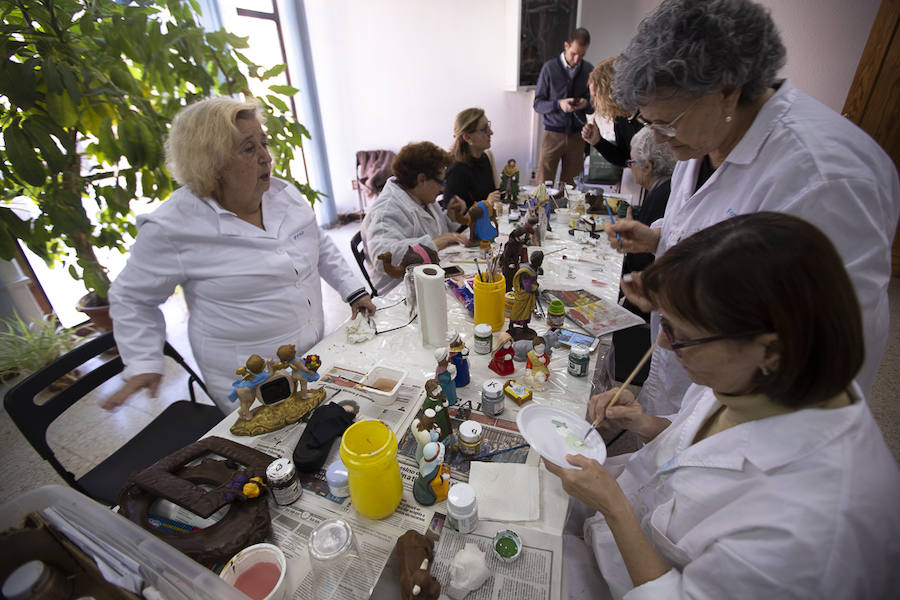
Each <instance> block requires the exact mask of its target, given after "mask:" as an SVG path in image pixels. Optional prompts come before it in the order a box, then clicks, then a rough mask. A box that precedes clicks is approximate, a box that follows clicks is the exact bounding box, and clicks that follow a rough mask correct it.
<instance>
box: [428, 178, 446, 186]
mask: <svg viewBox="0 0 900 600" xmlns="http://www.w3.org/2000/svg"><path fill="white" fill-rule="evenodd" d="M429 179H431V180H432V181H436V182H438V184H440V185H441V187H443V185H444V180H443V179H441V178H440V177H429Z"/></svg>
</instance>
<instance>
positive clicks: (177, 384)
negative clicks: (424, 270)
mask: <svg viewBox="0 0 900 600" xmlns="http://www.w3.org/2000/svg"><path fill="white" fill-rule="evenodd" d="M358 228H359V223H351V224H350V225H346V226H343V227H340V228H336V229H332V230H330V231H329V232H328V234H329V235H330V236H331V237H332V239H333V240H334V242H335V244H336V245H337V246H338V248H339V249H340V250H341V252H342V253H344V254H345V256H346V258H347V260H348V261H349V262H350V264H351V265H353V266H354V268H356V266H355V265H356V263H355V261H354V260H353V257H352V254H351V252H350V238H351V237H352V236H353V234H354V233H355V232H356V231H357V230H358ZM890 297H891V335H890V338H889V342H888V349H887V352H886V354H885V358H884V362H883V363H882V367H881V370H880V371H879V373H878V377H877V379H876V382H875V389H874V390H873V394H872V398H871V400H870V405H871V407H872V412H873V413H874V414H875V417H876V419H877V420H878V422H879V425H880V426H881V428H882V431H883V432H884V435H885V438H886V439H887V441H888V444H889V445H890V446H891V448H892V450H893V452H894V456H895V457H896V458H897V459H898V462H900V279H896V278H895V279H893V280H892V281H891V286H890ZM323 300H324V306H325V331H326V332H330V331H333V330H334V329H336V328H337V327H338V326H339V325H340V324H341V323H342V322H343V321H344V319H346V318H347V317H348V316H349V309H348V308H347V306H346V304H344V302H343V301H342V300H341V298H340V297H339V296H338V294H337V293H336V292H335V291H334V290H332V289H331V288H330V287H329V286H327V285H323ZM163 311H164V313H165V315H166V323H167V335H168V339H169V343H171V344H172V345H173V346H174V347H175V348H176V349H177V350H178V351H179V352H180V353H182V355H184V356H185V357H186V358H187V359H188V362H189V363H191V364H193V356H192V355H191V352H190V345H189V343H188V340H187V330H186V326H187V315H186V309H185V306H184V301H183V299H182V298H181V297H180V296H173V297H172V298H170V299H169V301H168V302H166V304H164V305H163ZM118 385H120V382H119V381H118V380H112V381H110V382H107V383H106V384H105V385H104V386H101V387H100V388H98V389H97V390H96V391H95V392H94V393H93V394H92V395H91V397H90V398H89V399H88V400H87V401H85V402H82V403H81V404H80V405H79V406H78V408H76V409H73V410H72V411H69V413H67V414H65V415H64V416H63V417H62V418H61V419H60V420H59V421H58V422H56V423H54V425H53V426H52V427H51V430H50V432H49V436H48V439H49V440H50V445H51V446H52V447H53V448H54V450H55V451H56V453H57V454H58V456H59V457H60V459H61V461H62V462H63V464H64V465H66V466H68V467H69V468H70V470H71V471H72V472H73V473H75V475H76V476H80V475H82V474H84V473H85V472H87V471H88V470H89V469H90V468H91V467H92V466H93V465H94V464H96V463H97V462H99V459H101V458H103V457H104V456H106V455H108V454H109V453H110V451H111V450H113V449H115V448H116V447H117V446H118V445H119V444H120V443H121V440H124V439H128V438H129V437H130V436H131V435H132V434H133V432H135V431H137V430H139V429H140V428H142V427H143V426H144V425H145V424H146V423H148V422H149V421H150V420H151V419H152V417H153V416H154V415H155V414H157V413H158V412H160V411H161V410H162V407H163V406H165V405H166V404H167V403H168V402H171V401H172V400H173V399H180V398H186V397H187V390H186V377H185V376H184V375H183V371H182V370H181V369H180V368H179V367H178V366H177V365H176V364H175V363H174V362H171V361H167V370H166V374H165V377H164V380H163V384H162V386H161V387H160V391H159V395H158V397H157V398H156V399H151V398H149V397H148V396H147V394H145V393H141V394H139V395H136V396H134V397H132V398H131V399H130V400H129V401H128V402H127V403H126V405H124V406H121V407H119V408H118V409H116V410H115V411H113V412H109V411H105V410H103V409H102V408H100V406H99V404H100V402H101V400H102V399H103V398H105V397H107V396H108V395H109V394H111V393H112V392H113V391H114V390H115V389H117V387H118ZM5 391H6V386H0V396H2V395H3V394H4V393H5ZM0 455H2V457H3V458H2V461H0V481H5V482H7V484H6V485H4V486H0V502H2V501H3V500H6V499H7V498H10V497H12V496H15V495H17V494H18V493H20V492H21V491H23V490H24V489H30V488H33V487H39V486H41V485H46V484H48V483H62V480H61V479H60V478H59V477H58V476H57V475H56V473H55V472H54V471H53V469H51V468H50V467H49V466H48V465H47V463H46V462H44V461H43V460H42V459H41V458H40V457H39V456H38V454H37V453H36V452H35V451H34V450H33V449H32V448H31V446H30V445H29V444H28V442H27V441H26V440H25V438H24V437H23V436H22V434H21V433H20V432H19V430H18V429H16V427H15V425H13V424H12V421H11V420H10V418H9V415H8V414H7V413H6V412H5V410H0Z"/></svg>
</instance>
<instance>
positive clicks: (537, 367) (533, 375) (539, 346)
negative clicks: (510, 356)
mask: <svg viewBox="0 0 900 600" xmlns="http://www.w3.org/2000/svg"><path fill="white" fill-rule="evenodd" d="M531 343H532V349H531V351H529V352H528V358H527V359H526V361H525V381H526V383H527V384H528V385H529V386H530V387H532V388H533V389H535V390H537V391H539V392H541V391H543V390H544V383H545V382H546V381H547V380H548V379H550V369H549V368H548V366H547V365H549V364H550V356H549V355H548V354H547V353H546V352H545V350H546V349H547V346H546V342H544V338H542V337H541V336H537V337H535V338H534V339H533V340H532V341H531Z"/></svg>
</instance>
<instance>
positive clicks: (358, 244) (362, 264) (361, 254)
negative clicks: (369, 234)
mask: <svg viewBox="0 0 900 600" xmlns="http://www.w3.org/2000/svg"><path fill="white" fill-rule="evenodd" d="M350 250H351V251H352V252H353V258H355V259H356V264H358V265H359V270H360V271H362V274H363V277H365V278H366V283H368V284H369V289H371V290H372V297H373V298H374V297H375V296H377V295H378V290H376V289H375V285H374V284H373V283H372V280H371V279H369V272H368V271H367V270H366V246H365V244H363V241H362V232H361V231H357V232H356V234H355V235H354V236H353V239H352V240H350Z"/></svg>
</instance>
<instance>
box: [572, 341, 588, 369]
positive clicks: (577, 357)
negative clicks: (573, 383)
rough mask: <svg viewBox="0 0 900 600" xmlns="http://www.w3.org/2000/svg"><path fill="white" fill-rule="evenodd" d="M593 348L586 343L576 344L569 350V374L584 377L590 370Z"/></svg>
mask: <svg viewBox="0 0 900 600" xmlns="http://www.w3.org/2000/svg"><path fill="white" fill-rule="evenodd" d="M590 360H591V350H590V348H588V347H587V346H585V345H584V344H575V345H574V346H572V348H571V349H570V350H569V374H571V375H574V376H575V377H584V376H585V375H587V372H588V364H589V363H590Z"/></svg>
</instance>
